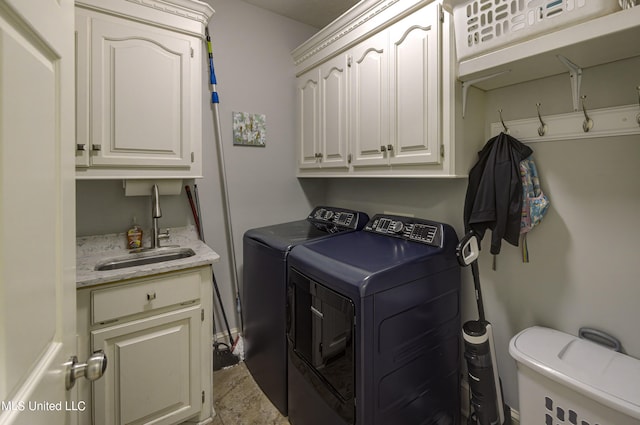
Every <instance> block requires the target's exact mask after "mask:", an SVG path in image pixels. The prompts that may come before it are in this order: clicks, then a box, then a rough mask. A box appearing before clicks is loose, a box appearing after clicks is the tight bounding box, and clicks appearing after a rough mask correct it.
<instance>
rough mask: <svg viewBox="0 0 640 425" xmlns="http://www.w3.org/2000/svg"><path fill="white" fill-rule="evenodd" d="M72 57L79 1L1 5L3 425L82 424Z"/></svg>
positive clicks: (18, 1) (0, 377) (0, 338)
mask: <svg viewBox="0 0 640 425" xmlns="http://www.w3.org/2000/svg"><path fill="white" fill-rule="evenodd" d="M73 57H74V52H73V1H70V0H46V1H44V0H42V1H37V2H35V1H22V0H4V1H2V2H0V400H1V401H2V406H1V408H0V424H3V425H5V424H12V425H19V424H28V425H45V424H46V425H62V424H75V423H76V415H75V413H76V412H73V408H74V406H77V405H76V404H75V402H76V400H75V397H76V395H77V394H76V390H77V387H76V388H73V389H72V390H71V391H66V390H65V373H64V372H65V367H64V366H63V364H64V363H65V362H67V360H68V359H69V357H70V356H71V355H74V354H76V347H75V345H76V338H75V334H76V332H75V303H76V289H75V182H74V172H73V170H74V158H73V142H74V105H73V103H74V102H73V84H74V81H73V75H74V72H73ZM79 360H80V361H82V362H84V361H85V360H86V358H81V359H79Z"/></svg>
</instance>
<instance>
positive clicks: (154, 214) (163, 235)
mask: <svg viewBox="0 0 640 425" xmlns="http://www.w3.org/2000/svg"><path fill="white" fill-rule="evenodd" d="M160 217H162V210H161V209H160V197H159V195H158V185H157V184H154V185H153V186H152V187H151V220H152V221H153V227H152V228H151V249H154V248H160V240H161V239H169V230H168V229H167V230H165V231H164V232H161V231H160V228H159V227H158V219H159V218H160Z"/></svg>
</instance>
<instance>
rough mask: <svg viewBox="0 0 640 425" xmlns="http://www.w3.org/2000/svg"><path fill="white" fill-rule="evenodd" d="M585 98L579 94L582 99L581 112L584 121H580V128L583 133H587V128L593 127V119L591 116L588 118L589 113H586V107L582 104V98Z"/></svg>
mask: <svg viewBox="0 0 640 425" xmlns="http://www.w3.org/2000/svg"><path fill="white" fill-rule="evenodd" d="M586 98H587V96H586V95H585V96H580V99H582V112H583V113H584V121H583V122H582V130H583V131H584V132H585V133H588V132H589V130H591V129H592V128H593V120H592V119H591V118H589V115H587V108H586V107H585V106H584V100H585V99H586Z"/></svg>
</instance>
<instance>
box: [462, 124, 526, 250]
mask: <svg viewBox="0 0 640 425" xmlns="http://www.w3.org/2000/svg"><path fill="white" fill-rule="evenodd" d="M532 153H533V151H532V150H531V148H530V147H528V146H526V145H524V144H522V143H521V142H520V141H518V140H517V139H515V138H513V137H511V136H509V135H508V134H505V133H500V134H499V135H497V136H496V137H494V138H492V139H491V140H489V141H488V142H487V144H486V145H485V146H484V147H483V148H482V150H481V151H480V152H479V153H478V156H479V159H478V162H477V163H476V164H475V165H474V166H473V168H471V171H470V172H469V185H468V186H467V194H466V197H465V202H464V225H465V231H466V232H468V231H470V230H474V231H475V232H476V233H477V234H478V237H479V239H480V240H482V238H483V237H484V233H485V231H486V230H487V229H491V231H492V234H491V253H492V254H494V255H496V254H499V253H500V247H501V245H502V239H504V240H505V241H507V242H509V243H510V244H512V245H514V246H518V239H519V236H520V221H521V214H522V181H521V179H520V161H522V160H524V159H526V158H527V157H529V156H530V155H531V154H532Z"/></svg>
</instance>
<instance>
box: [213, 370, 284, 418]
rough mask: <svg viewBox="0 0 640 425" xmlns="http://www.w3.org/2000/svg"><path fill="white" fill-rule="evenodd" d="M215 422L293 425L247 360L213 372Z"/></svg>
mask: <svg viewBox="0 0 640 425" xmlns="http://www.w3.org/2000/svg"><path fill="white" fill-rule="evenodd" d="M213 403H214V408H215V410H216V417H215V418H214V419H213V423H212V425H289V421H288V420H287V418H285V417H284V416H282V415H281V414H280V412H279V411H278V409H276V408H275V407H274V406H273V404H271V402H270V401H269V399H268V398H267V396H265V395H264V393H263V392H262V391H261V390H260V387H258V384H256V382H255V381H254V380H253V378H252V377H251V374H250V373H249V371H248V370H247V366H246V365H245V364H244V362H241V363H239V364H237V365H235V366H231V367H228V368H224V369H220V370H217V371H215V372H213Z"/></svg>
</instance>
